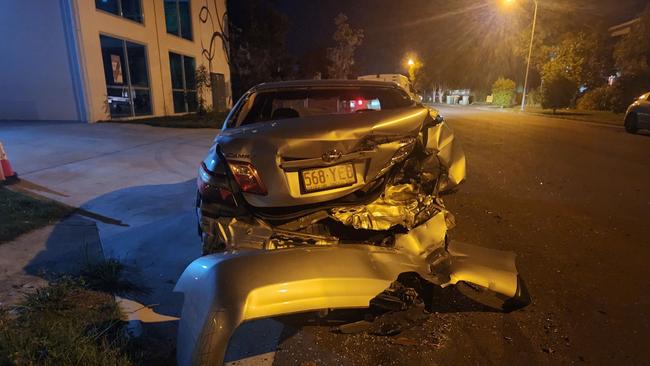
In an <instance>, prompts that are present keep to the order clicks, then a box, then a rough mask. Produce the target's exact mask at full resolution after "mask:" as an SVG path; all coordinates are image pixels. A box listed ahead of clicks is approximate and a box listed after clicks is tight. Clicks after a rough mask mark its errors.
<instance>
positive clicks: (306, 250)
mask: <svg viewBox="0 0 650 366" xmlns="http://www.w3.org/2000/svg"><path fill="white" fill-rule="evenodd" d="M447 225H449V223H448V219H447V218H446V215H445V213H444V212H440V213H438V214H436V215H434V216H433V217H432V218H431V219H429V220H428V221H427V222H426V223H424V224H422V225H420V226H418V227H417V228H415V229H413V230H411V231H410V232H409V233H407V234H401V235H397V236H396V238H395V246H394V248H385V247H379V246H373V245H360V244H341V245H325V246H317V245H313V246H303V247H294V248H287V249H277V250H240V251H229V252H225V253H222V254H213V255H209V256H206V257H202V258H199V259H197V260H196V261H194V262H193V263H192V264H190V266H189V267H188V268H187V269H186V270H185V272H184V273H183V275H182V276H181V278H180V279H179V281H178V283H177V285H176V288H175V291H178V292H183V293H184V295H185V301H184V305H183V311H182V315H181V321H180V324H179V333H178V349H177V360H178V362H179V364H181V365H190V364H192V365H194V364H201V365H203V364H205V365H208V364H209V365H215V364H216V365H219V364H221V363H222V362H223V357H224V355H225V351H226V348H227V346H228V341H229V339H230V336H231V335H232V333H233V332H234V330H235V329H236V328H237V327H238V326H239V324H241V323H242V322H244V321H247V320H251V319H257V318H262V317H270V316H275V315H280V314H289V313H296V312H302V311H312V310H320V309H329V308H355V307H368V306H369V303H370V300H371V299H373V298H374V297H375V296H377V295H378V294H379V293H381V292H382V291H384V290H385V289H386V288H388V287H389V286H390V285H391V283H392V282H393V281H395V280H396V279H397V277H398V276H399V275H400V274H401V273H406V272H415V273H417V274H419V275H420V276H422V278H424V279H426V280H428V281H430V282H432V283H434V284H436V285H439V286H443V287H444V286H448V285H452V284H456V283H458V282H461V281H464V282H469V283H473V284H476V285H478V286H482V287H485V288H488V289H491V290H493V291H496V292H498V293H500V294H502V295H503V296H506V297H512V296H515V295H516V294H517V293H518V292H517V291H518V281H517V269H516V267H515V256H514V254H511V253H504V252H500V251H494V250H490V249H485V248H480V247H476V246H473V245H468V244H462V243H450V244H448V245H446V243H445V233H446V227H447Z"/></svg>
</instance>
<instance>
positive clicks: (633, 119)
mask: <svg viewBox="0 0 650 366" xmlns="http://www.w3.org/2000/svg"><path fill="white" fill-rule="evenodd" d="M637 122H638V117H637V115H636V113H630V114H628V115H627V117H625V132H628V133H636V131H637V129H638V127H637Z"/></svg>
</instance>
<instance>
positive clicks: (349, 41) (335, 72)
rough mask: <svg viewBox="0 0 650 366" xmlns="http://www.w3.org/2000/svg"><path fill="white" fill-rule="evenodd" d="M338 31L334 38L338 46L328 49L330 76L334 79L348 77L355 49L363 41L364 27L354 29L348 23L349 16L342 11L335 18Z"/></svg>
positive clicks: (328, 70) (328, 71)
mask: <svg viewBox="0 0 650 366" xmlns="http://www.w3.org/2000/svg"><path fill="white" fill-rule="evenodd" d="M334 24H336V31H335V32H334V35H333V37H332V38H334V41H336V43H337V44H336V46H335V47H331V48H328V49H327V59H328V60H329V62H330V65H329V66H328V67H327V73H328V74H329V75H328V76H329V77H330V78H332V79H347V77H348V75H349V74H350V70H351V68H352V65H354V51H355V50H356V49H357V47H359V46H360V45H361V43H362V42H363V29H353V28H352V27H350V24H349V23H348V17H347V16H346V15H345V14H343V13H341V14H339V15H337V16H336V18H334Z"/></svg>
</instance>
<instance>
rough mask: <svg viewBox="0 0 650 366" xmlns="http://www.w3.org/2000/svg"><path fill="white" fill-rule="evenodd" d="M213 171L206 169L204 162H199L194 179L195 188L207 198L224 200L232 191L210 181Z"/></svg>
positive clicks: (229, 196) (230, 195)
mask: <svg viewBox="0 0 650 366" xmlns="http://www.w3.org/2000/svg"><path fill="white" fill-rule="evenodd" d="M212 175H213V173H211V172H210V170H208V168H207V167H206V166H205V164H204V163H201V166H200V168H199V176H198V177H197V179H196V183H197V188H198V190H199V192H200V193H201V196H202V197H203V198H205V199H207V200H210V201H214V200H220V201H226V200H227V199H229V198H231V197H232V191H230V190H229V189H228V188H224V187H219V186H217V185H215V184H214V182H213V181H212V179H213V177H212Z"/></svg>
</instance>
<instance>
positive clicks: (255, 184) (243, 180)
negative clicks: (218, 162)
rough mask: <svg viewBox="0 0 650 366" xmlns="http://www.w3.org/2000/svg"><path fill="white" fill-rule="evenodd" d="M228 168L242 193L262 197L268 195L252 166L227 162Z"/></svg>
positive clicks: (237, 162) (242, 162)
mask: <svg viewBox="0 0 650 366" xmlns="http://www.w3.org/2000/svg"><path fill="white" fill-rule="evenodd" d="M228 166H230V171H231V172H232V174H233V175H234V176H235V181H236V182H237V184H238V185H239V189H241V190H242V192H246V193H253V194H259V195H262V196H265V195H266V194H267V193H268V191H267V190H266V187H264V183H262V180H261V179H260V176H259V174H258V173H257V169H255V167H254V166H253V164H251V163H248V162H245V161H228Z"/></svg>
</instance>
